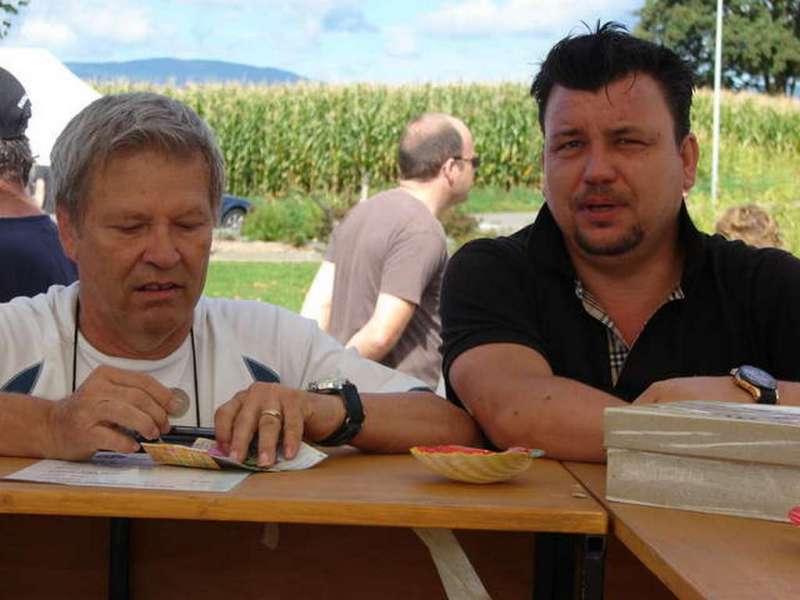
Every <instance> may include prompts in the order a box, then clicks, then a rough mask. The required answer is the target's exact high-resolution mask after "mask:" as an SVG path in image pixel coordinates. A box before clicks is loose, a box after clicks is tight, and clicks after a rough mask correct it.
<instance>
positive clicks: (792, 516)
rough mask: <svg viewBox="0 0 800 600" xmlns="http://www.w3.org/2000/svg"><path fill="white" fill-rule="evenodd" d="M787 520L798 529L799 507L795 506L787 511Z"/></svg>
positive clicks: (799, 521) (799, 520) (799, 519)
mask: <svg viewBox="0 0 800 600" xmlns="http://www.w3.org/2000/svg"><path fill="white" fill-rule="evenodd" d="M789 520H790V521H791V522H792V523H794V524H795V525H797V526H798V527H800V506H795V507H794V508H793V509H792V510H790V511H789Z"/></svg>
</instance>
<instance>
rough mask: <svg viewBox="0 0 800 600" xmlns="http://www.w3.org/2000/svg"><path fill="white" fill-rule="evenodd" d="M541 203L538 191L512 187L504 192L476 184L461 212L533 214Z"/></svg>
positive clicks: (540, 194)
mask: <svg viewBox="0 0 800 600" xmlns="http://www.w3.org/2000/svg"><path fill="white" fill-rule="evenodd" d="M543 201H544V199H543V198H542V192H541V190H539V189H534V188H527V187H514V188H511V189H510V190H505V189H503V188H498V187H490V186H480V184H478V185H476V186H475V187H474V188H472V190H471V191H470V193H469V198H468V199H467V201H466V202H465V203H464V204H463V206H462V210H463V211H464V212H467V213H485V212H535V211H537V210H539V207H540V206H541V205H542V202H543Z"/></svg>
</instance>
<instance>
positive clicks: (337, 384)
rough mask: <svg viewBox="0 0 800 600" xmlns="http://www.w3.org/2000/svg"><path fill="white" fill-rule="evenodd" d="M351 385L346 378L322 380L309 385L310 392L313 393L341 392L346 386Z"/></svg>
mask: <svg viewBox="0 0 800 600" xmlns="http://www.w3.org/2000/svg"><path fill="white" fill-rule="evenodd" d="M348 383H350V382H349V381H348V380H347V379H345V378H344V377H331V378H330V379H320V380H319V381H313V382H311V383H310V384H308V390H309V391H311V392H313V391H315V390H316V391H335V390H341V389H342V388H343V387H344V386H345V385H346V384H348Z"/></svg>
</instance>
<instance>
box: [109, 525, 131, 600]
mask: <svg viewBox="0 0 800 600" xmlns="http://www.w3.org/2000/svg"><path fill="white" fill-rule="evenodd" d="M110 525H111V530H110V540H109V542H110V543H109V556H108V598H109V600H128V598H130V572H129V562H128V558H129V543H130V534H131V520H130V519H125V518H113V519H111V524H110Z"/></svg>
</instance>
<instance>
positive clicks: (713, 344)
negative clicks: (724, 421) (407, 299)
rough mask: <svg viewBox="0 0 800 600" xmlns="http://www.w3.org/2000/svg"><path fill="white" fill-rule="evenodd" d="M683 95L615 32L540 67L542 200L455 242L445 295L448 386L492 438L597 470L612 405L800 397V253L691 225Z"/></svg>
mask: <svg viewBox="0 0 800 600" xmlns="http://www.w3.org/2000/svg"><path fill="white" fill-rule="evenodd" d="M692 90H693V85H692V73H691V71H690V69H689V68H688V66H687V65H686V64H685V63H684V62H683V61H681V60H680V59H679V58H678V56H677V55H675V54H674V53H673V52H672V51H670V50H668V49H666V48H664V47H661V46H657V45H655V44H652V43H650V42H646V41H643V40H640V39H637V38H635V37H633V36H631V35H629V34H628V33H627V32H626V31H625V30H624V29H623V28H621V27H620V26H618V25H616V24H614V23H608V24H606V25H603V26H601V27H600V26H599V27H598V29H597V31H595V32H591V33H588V34H586V35H581V36H578V37H567V38H565V39H564V40H562V41H561V42H559V43H558V44H557V45H556V46H555V47H554V48H553V49H552V50H551V51H550V53H549V54H548V56H547V59H546V60H545V61H544V63H543V64H542V67H541V70H540V72H539V74H538V75H537V77H536V79H535V81H534V83H533V86H532V90H531V92H532V95H533V96H534V98H535V99H536V102H537V104H538V107H539V124H540V126H541V129H542V133H543V135H544V152H543V161H542V162H543V169H544V185H543V189H544V196H545V199H546V204H545V206H544V207H542V210H541V211H540V213H539V215H538V217H537V219H536V221H535V222H534V223H533V224H532V225H530V226H528V227H526V228H525V229H523V230H521V231H519V232H517V233H516V234H514V235H512V236H511V237H508V238H499V239H497V240H480V241H477V242H473V243H472V244H469V245H467V246H466V247H465V248H463V249H462V250H461V251H460V252H459V253H457V254H456V255H455V256H454V257H453V259H452V261H451V263H450V266H449V267H448V270H447V273H446V275H445V281H444V287H443V298H442V319H443V338H444V345H443V353H444V371H445V377H446V380H447V383H448V393H449V395H450V397H451V399H453V400H454V401H456V402H458V403H463V404H464V405H465V406H466V407H467V408H468V409H469V410H470V411H471V412H472V414H473V416H474V417H475V418H476V419H477V420H478V422H479V423H480V425H481V426H482V428H483V430H484V432H485V434H486V435H487V436H488V438H489V439H490V440H491V442H493V443H494V444H495V445H497V446H501V447H506V446H512V445H527V446H534V447H540V448H544V449H545V450H546V451H547V452H548V454H549V455H550V456H553V457H556V458H562V459H575V460H593V461H599V460H602V459H603V448H602V445H603V434H602V421H603V411H604V409H605V408H606V407H608V406H617V405H622V404H624V403H630V402H635V403H649V402H669V401H673V400H681V399H698V398H699V399H715V400H723V401H731V402H747V401H750V402H753V401H759V402H763V403H774V402H775V401H776V400H778V398H779V400H778V402H779V403H781V404H798V403H800V385H799V384H798V383H795V382H797V381H798V380H800V361H798V360H797V357H796V349H797V348H798V347H800V261H798V260H797V259H796V258H795V257H793V256H791V255H790V254H788V253H786V252H782V251H779V250H757V249H755V248H751V247H748V246H746V245H744V244H742V243H731V242H728V241H725V240H724V239H723V238H721V237H720V236H713V237H712V236H708V235H705V234H702V233H700V232H699V231H698V230H697V229H695V227H694V225H693V224H692V221H691V219H690V218H689V215H688V213H687V210H686V205H685V201H684V199H685V197H686V195H687V193H688V192H689V190H690V189H691V187H692V186H693V184H694V182H695V175H696V170H697V160H698V154H699V150H698V144H697V140H696V138H695V136H694V135H693V134H692V133H691V132H690V129H689V124H690V107H691V99H692Z"/></svg>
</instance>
